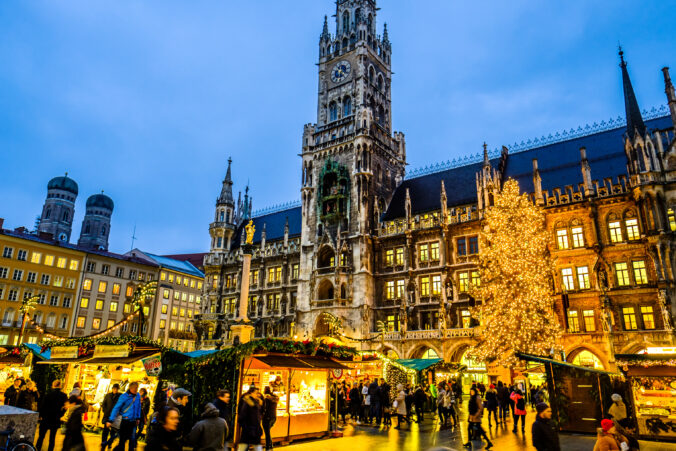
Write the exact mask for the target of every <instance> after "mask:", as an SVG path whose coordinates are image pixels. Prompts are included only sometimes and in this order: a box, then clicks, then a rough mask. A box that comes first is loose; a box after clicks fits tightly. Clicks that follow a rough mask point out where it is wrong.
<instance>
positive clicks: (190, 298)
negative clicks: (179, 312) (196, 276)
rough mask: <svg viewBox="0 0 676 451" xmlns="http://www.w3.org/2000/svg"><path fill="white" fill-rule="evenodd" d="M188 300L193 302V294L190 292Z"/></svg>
mask: <svg viewBox="0 0 676 451" xmlns="http://www.w3.org/2000/svg"><path fill="white" fill-rule="evenodd" d="M188 302H195V295H194V294H191V295H190V296H188Z"/></svg>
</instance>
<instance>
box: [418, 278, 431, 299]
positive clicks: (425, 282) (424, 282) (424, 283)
mask: <svg viewBox="0 0 676 451" xmlns="http://www.w3.org/2000/svg"><path fill="white" fill-rule="evenodd" d="M429 295H430V278H429V277H428V276H423V277H421V278H420V296H429Z"/></svg>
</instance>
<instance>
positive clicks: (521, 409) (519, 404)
mask: <svg viewBox="0 0 676 451" xmlns="http://www.w3.org/2000/svg"><path fill="white" fill-rule="evenodd" d="M509 398H510V399H511V400H512V402H513V403H514V429H512V432H514V433H515V434H516V432H517V430H516V427H517V426H518V425H519V418H521V432H522V433H524V434H525V433H526V400H525V398H524V397H523V392H522V391H521V390H520V389H518V388H517V389H515V390H514V391H513V392H512V394H511V395H509Z"/></svg>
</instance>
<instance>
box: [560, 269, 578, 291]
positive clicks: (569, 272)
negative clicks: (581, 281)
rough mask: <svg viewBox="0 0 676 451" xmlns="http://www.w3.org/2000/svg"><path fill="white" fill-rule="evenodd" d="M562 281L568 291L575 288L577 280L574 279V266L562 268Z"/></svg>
mask: <svg viewBox="0 0 676 451" xmlns="http://www.w3.org/2000/svg"><path fill="white" fill-rule="evenodd" d="M561 281H562V282H563V286H564V288H565V289H566V291H573V290H575V280H574V279H573V269H572V268H562V269H561Z"/></svg>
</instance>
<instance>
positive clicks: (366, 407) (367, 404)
mask: <svg viewBox="0 0 676 451" xmlns="http://www.w3.org/2000/svg"><path fill="white" fill-rule="evenodd" d="M370 385H371V384H370V383H369V380H368V379H366V380H365V381H364V385H362V387H361V400H362V405H361V417H362V420H361V421H362V423H371V397H370V396H369V387H370Z"/></svg>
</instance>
